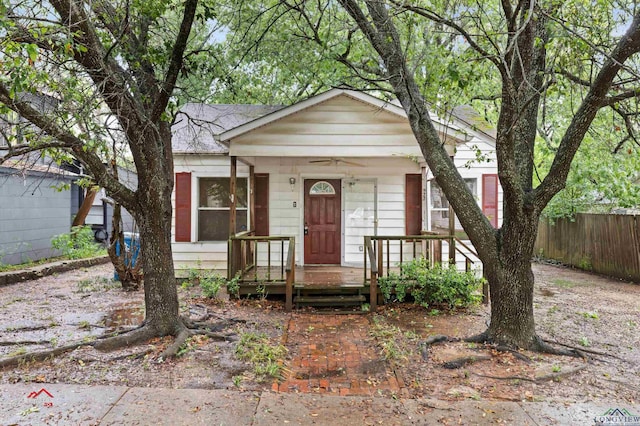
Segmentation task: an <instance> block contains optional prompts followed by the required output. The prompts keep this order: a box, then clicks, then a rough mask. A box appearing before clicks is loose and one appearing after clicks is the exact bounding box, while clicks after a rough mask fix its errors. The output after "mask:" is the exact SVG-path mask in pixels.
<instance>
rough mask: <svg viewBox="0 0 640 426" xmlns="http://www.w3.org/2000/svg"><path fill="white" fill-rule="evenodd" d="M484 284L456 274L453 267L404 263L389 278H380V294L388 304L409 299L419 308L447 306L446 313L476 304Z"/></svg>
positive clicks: (417, 261) (470, 275) (418, 261)
mask: <svg viewBox="0 0 640 426" xmlns="http://www.w3.org/2000/svg"><path fill="white" fill-rule="evenodd" d="M483 281H484V279H483V278H478V277H476V276H475V275H474V273H473V272H459V271H457V270H456V268H455V265H449V266H442V265H441V264H439V263H436V264H435V265H433V266H431V265H430V264H429V261H428V260H427V259H425V258H417V259H413V260H411V261H410V262H407V263H403V264H401V265H400V272H399V273H397V272H393V271H392V272H389V276H387V277H380V278H379V284H380V290H381V291H382V294H383V296H384V299H385V301H387V302H388V301H398V302H403V301H404V300H405V299H406V298H407V296H410V297H412V298H413V301H414V303H416V304H418V305H421V306H424V307H429V306H441V305H446V307H448V308H449V309H453V308H456V307H466V306H469V305H472V304H475V303H478V302H479V301H480V300H481V295H480V294H479V290H480V288H481V286H482V283H483Z"/></svg>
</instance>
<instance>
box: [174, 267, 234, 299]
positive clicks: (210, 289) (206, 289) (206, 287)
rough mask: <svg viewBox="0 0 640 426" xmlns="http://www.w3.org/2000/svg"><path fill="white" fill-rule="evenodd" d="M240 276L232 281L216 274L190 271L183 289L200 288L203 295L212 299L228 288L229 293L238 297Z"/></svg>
mask: <svg viewBox="0 0 640 426" xmlns="http://www.w3.org/2000/svg"><path fill="white" fill-rule="evenodd" d="M239 280H240V278H239V276H236V277H234V278H233V279H231V280H230V281H227V279H226V278H225V277H223V276H221V275H218V274H216V273H215V272H205V271H202V270H199V269H190V270H189V275H188V276H187V279H186V280H185V281H184V282H183V283H182V288H184V289H188V288H190V287H193V286H196V285H198V286H200V289H201V290H202V295H203V296H204V297H208V298H210V299H215V298H216V297H218V293H219V292H220V289H221V288H222V287H223V286H226V287H227V293H228V294H233V295H237V294H239V291H240V285H239Z"/></svg>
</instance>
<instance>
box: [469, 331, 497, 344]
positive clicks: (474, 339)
mask: <svg viewBox="0 0 640 426" xmlns="http://www.w3.org/2000/svg"><path fill="white" fill-rule="evenodd" d="M462 341H463V342H467V343H490V342H489V334H488V333H487V332H486V331H485V332H482V333H480V334H476V335H474V336H469V337H465V338H464V339H462Z"/></svg>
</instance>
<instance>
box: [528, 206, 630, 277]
mask: <svg viewBox="0 0 640 426" xmlns="http://www.w3.org/2000/svg"><path fill="white" fill-rule="evenodd" d="M535 250H536V254H539V255H541V256H542V257H545V258H547V259H555V260H558V261H560V262H563V263H566V264H569V265H573V266H576V267H578V268H581V269H586V270H589V271H593V272H597V273H600V274H605V275H609V276H612V277H617V278H622V279H625V280H630V281H635V282H638V283H640V216H633V215H606V214H578V215H576V218H575V221H574V222H571V221H570V220H568V219H561V220H557V221H556V222H555V224H550V223H548V222H546V221H544V220H543V221H541V222H540V226H539V228H538V237H537V239H536V249H535Z"/></svg>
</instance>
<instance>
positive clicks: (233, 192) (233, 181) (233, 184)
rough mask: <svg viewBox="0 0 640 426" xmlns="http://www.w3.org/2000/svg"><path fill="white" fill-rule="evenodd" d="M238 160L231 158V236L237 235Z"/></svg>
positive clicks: (234, 157)
mask: <svg viewBox="0 0 640 426" xmlns="http://www.w3.org/2000/svg"><path fill="white" fill-rule="evenodd" d="M237 169H238V158H237V157H236V156H231V173H230V179H229V236H231V237H232V236H234V235H235V234H236V198H237V197H236V180H237Z"/></svg>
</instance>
